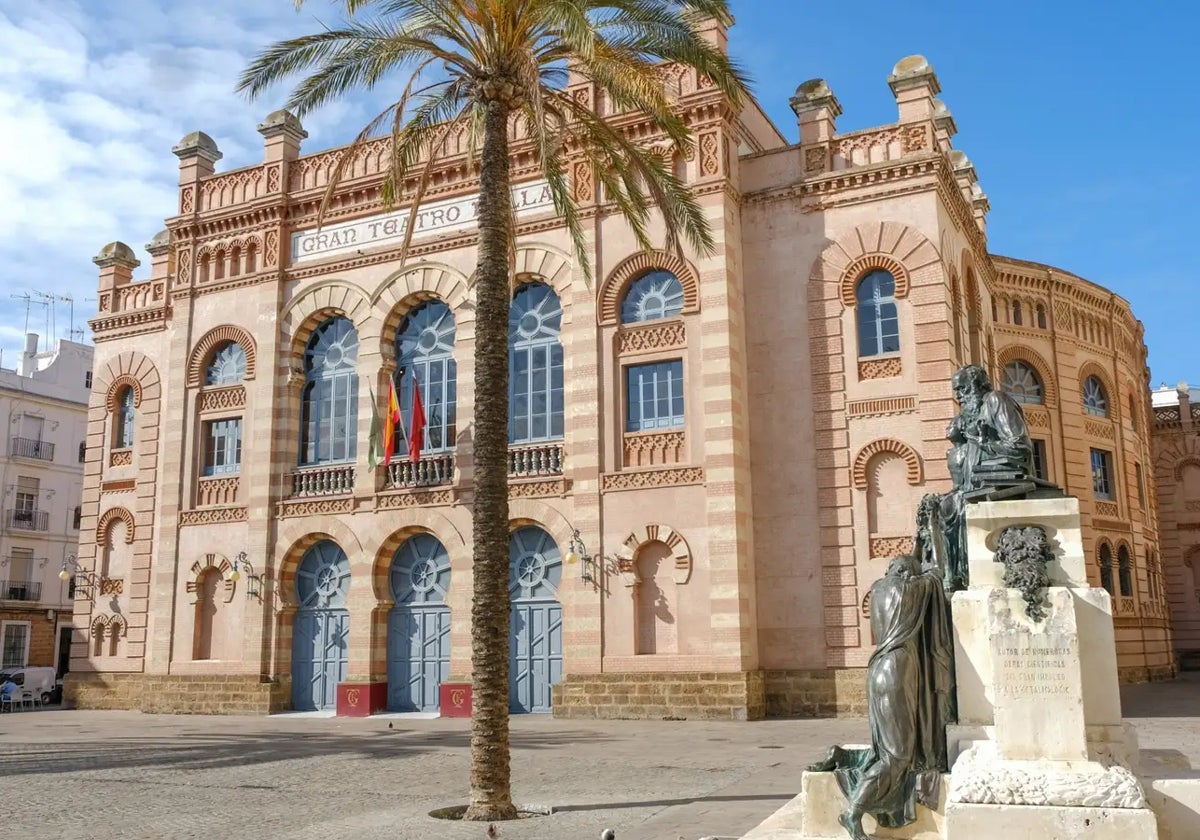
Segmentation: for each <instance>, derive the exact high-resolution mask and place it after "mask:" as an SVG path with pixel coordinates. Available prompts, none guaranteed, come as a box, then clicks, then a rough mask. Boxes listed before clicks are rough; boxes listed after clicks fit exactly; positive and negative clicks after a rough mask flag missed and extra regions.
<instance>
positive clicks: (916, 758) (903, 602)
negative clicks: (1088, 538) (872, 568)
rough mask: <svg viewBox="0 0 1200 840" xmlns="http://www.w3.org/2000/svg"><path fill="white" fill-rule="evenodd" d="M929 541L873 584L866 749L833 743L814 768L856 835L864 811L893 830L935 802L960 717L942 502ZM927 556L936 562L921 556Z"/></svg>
mask: <svg viewBox="0 0 1200 840" xmlns="http://www.w3.org/2000/svg"><path fill="white" fill-rule="evenodd" d="M928 516H929V518H930V523H929V524H930V527H929V529H928V534H929V535H930V536H929V537H928V540H929V542H928V544H926V543H924V542H923V541H922V544H919V545H918V546H917V547H916V552H915V555H908V554H905V555H901V556H899V557H896V558H895V559H893V560H892V562H891V564H890V565H889V566H888V570H887V574H885V575H884V576H883V577H882V578H881V579H879V580H878V581H876V582H875V584H874V586H872V587H871V630H872V631H873V633H874V635H875V638H876V639H877V640H878V643H877V646H876V648H875V652H874V653H873V654H872V655H871V659H870V661H869V662H868V664H867V719H868V723H869V725H870V729H871V746H870V747H869V748H868V749H861V750H847V749H843V748H842V747H833V748H832V749H831V750H830V751H829V756H828V757H827V758H826V760H825V761H823V762H821V763H819V764H814V765H813V766H811V767H810V768H808V769H809V770H812V771H830V770H832V771H834V774H835V776H836V778H837V781H838V786H839V787H840V788H841V789H842V793H844V794H845V795H846V799H847V800H848V801H849V805H848V807H847V808H846V811H845V812H844V813H842V814H841V815H840V816H839V817H838V821H839V822H840V823H841V824H842V826H843V827H844V828H845V829H846V831H847V833H848V834H849V835H850V836H851V837H852V838H854V840H870V838H869V837H868V835H867V834H866V832H865V831H864V830H863V825H862V818H863V816H864V815H865V814H868V813H869V814H871V815H872V816H874V818H875V820H876V822H877V823H878V824H879V825H881V826H884V827H887V828H899V827H901V826H905V825H908V824H909V823H911V822H913V821H914V820H915V819H916V806H917V802H920V803H921V804H923V805H925V806H926V807H928V808H936V807H937V798H938V787H939V784H940V782H941V773H943V772H945V771H946V769H947V764H946V726H947V725H948V724H950V723H953V722H954V720H953V718H954V644H953V640H952V635H951V627H950V610H949V605H948V603H947V600H946V593H945V589H944V585H943V580H942V576H943V563H944V557H945V550H944V546H943V544H942V533H943V524H942V522H941V513H940V508H939V507H938V506H934V507H932V508H931V509H929V510H928ZM923 554H928V556H929V557H930V559H931V564H930V565H929V568H927V569H925V570H924V571H923V570H922V569H921V562H920V560H919V559H918V558H919V557H920V556H921V555H923Z"/></svg>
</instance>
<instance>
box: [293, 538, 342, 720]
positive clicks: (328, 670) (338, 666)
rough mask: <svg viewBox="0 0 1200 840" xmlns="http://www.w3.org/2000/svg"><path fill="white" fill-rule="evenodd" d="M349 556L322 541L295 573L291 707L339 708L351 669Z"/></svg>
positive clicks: (307, 709)
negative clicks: (341, 688) (340, 687)
mask: <svg viewBox="0 0 1200 840" xmlns="http://www.w3.org/2000/svg"><path fill="white" fill-rule="evenodd" d="M349 589H350V560H349V558H348V557H346V552H344V551H342V549H341V548H340V547H339V546H338V545H337V543H333V542H330V541H329V540H324V541H322V542H319V543H317V544H316V545H314V546H313V547H312V548H310V549H309V550H308V551H306V552H305V553H304V557H303V558H301V560H300V568H299V569H297V571H296V599H297V601H298V602H299V604H300V608H299V609H298V610H297V611H296V617H295V619H294V621H293V622H292V708H293V709H295V710H296V711H302V712H303V711H317V710H322V709H333V708H336V706H337V687H338V683H340V682H342V681H343V680H345V679H346V672H347V671H348V670H349V657H348V655H347V652H348V650H349V635H350V613H349V612H348V611H347V610H346V608H345V606H346V595H347V592H348V590H349Z"/></svg>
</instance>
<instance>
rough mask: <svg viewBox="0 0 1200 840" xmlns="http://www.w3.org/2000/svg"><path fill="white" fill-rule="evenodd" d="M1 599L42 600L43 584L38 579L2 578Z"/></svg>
mask: <svg viewBox="0 0 1200 840" xmlns="http://www.w3.org/2000/svg"><path fill="white" fill-rule="evenodd" d="M0 599H2V600H5V601H40V600H41V599H42V584H41V582H40V581H36V580H0Z"/></svg>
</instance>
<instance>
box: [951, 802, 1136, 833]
mask: <svg viewBox="0 0 1200 840" xmlns="http://www.w3.org/2000/svg"><path fill="white" fill-rule="evenodd" d="M946 837H947V838H956V837H962V838H969V840H1014V838H1017V837H1031V838H1037V840H1075V838H1087V840H1134V838H1137V840H1155V838H1157V837H1158V825H1157V822H1156V821H1155V819H1154V814H1153V812H1151V811H1150V809H1148V808H1080V807H1062V806H1058V805H977V804H973V803H965V802H950V803H948V804H947V805H946Z"/></svg>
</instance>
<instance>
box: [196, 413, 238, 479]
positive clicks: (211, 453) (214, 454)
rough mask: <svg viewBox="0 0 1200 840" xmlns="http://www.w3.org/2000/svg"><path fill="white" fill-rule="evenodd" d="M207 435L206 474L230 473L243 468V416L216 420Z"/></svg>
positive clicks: (209, 427) (210, 425)
mask: <svg viewBox="0 0 1200 840" xmlns="http://www.w3.org/2000/svg"><path fill="white" fill-rule="evenodd" d="M207 425H208V434H207V435H206V436H205V438H206V443H205V449H204V474H205V475H228V474H230V473H238V472H241V469H242V418H241V417H231V418H229V419H227V420H214V421H212V422H211V423H208V424H207Z"/></svg>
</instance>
